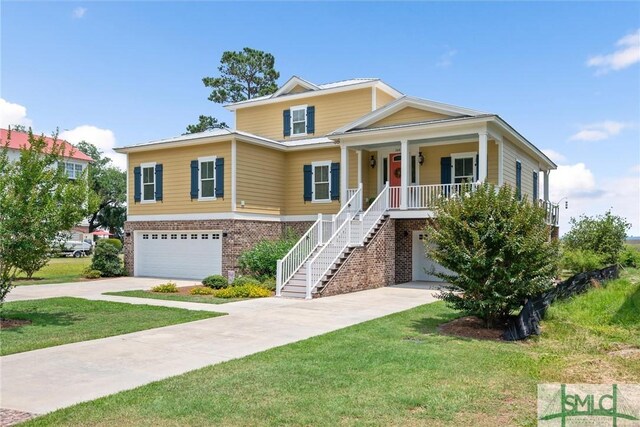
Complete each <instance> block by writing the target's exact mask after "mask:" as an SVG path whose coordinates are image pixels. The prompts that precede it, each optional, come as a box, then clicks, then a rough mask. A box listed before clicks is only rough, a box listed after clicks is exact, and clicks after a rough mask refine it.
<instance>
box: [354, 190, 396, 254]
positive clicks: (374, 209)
mask: <svg viewBox="0 0 640 427" xmlns="http://www.w3.org/2000/svg"><path fill="white" fill-rule="evenodd" d="M390 188H392V187H389V183H387V184H386V185H385V186H384V188H383V189H382V191H381V192H380V194H378V197H376V199H375V200H374V201H373V203H371V206H369V209H367V211H366V212H365V213H364V214H362V216H361V217H360V230H358V231H356V233H358V236H357V237H356V238H355V239H353V241H354V242H355V241H357V242H359V244H364V240H365V239H366V238H367V236H368V235H369V233H371V231H372V230H373V228H374V227H375V226H376V224H377V223H378V221H380V218H382V216H383V215H384V214H385V212H387V210H388V209H389V198H390V196H391V192H390V191H389V189H390Z"/></svg>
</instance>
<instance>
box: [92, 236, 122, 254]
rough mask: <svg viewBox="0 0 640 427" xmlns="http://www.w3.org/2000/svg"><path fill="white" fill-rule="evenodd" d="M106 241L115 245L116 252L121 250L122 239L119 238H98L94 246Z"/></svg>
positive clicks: (103, 243)
mask: <svg viewBox="0 0 640 427" xmlns="http://www.w3.org/2000/svg"><path fill="white" fill-rule="evenodd" d="M107 243H108V244H110V245H113V246H115V247H116V249H117V250H118V252H120V251H121V250H122V241H121V240H120V239H100V240H98V243H96V246H98V245H105V244H107Z"/></svg>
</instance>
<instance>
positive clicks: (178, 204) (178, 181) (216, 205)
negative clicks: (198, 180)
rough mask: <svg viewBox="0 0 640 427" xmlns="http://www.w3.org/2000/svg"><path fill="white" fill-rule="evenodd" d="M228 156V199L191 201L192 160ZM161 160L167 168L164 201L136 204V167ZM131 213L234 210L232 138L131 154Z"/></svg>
mask: <svg viewBox="0 0 640 427" xmlns="http://www.w3.org/2000/svg"><path fill="white" fill-rule="evenodd" d="M205 156H217V157H222V158H224V198H223V199H217V200H208V201H198V200H193V201H192V200H191V196H190V191H191V160H196V159H197V158H198V157H205ZM151 162H155V163H160V164H162V166H163V167H162V169H163V180H162V183H163V191H162V193H163V194H162V196H163V201H162V202H156V203H134V201H133V185H134V180H133V168H134V167H136V166H140V164H141V163H151ZM128 174H129V214H130V215H156V214H176V213H208V212H229V211H230V210H231V141H227V142H217V143H212V144H205V145H196V146H189V147H178V148H169V149H164V150H156V151H147V152H141V153H130V154H129V167H128Z"/></svg>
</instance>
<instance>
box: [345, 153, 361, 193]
mask: <svg viewBox="0 0 640 427" xmlns="http://www.w3.org/2000/svg"><path fill="white" fill-rule="evenodd" d="M347 153H348V155H349V184H348V185H347V187H349V188H356V187H357V186H358V154H357V153H356V150H347Z"/></svg>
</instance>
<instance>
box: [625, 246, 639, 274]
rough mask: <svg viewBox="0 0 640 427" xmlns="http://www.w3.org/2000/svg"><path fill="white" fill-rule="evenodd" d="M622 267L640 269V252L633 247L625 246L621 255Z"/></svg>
mask: <svg viewBox="0 0 640 427" xmlns="http://www.w3.org/2000/svg"><path fill="white" fill-rule="evenodd" d="M620 265H621V266H623V267H632V268H638V267H640V250H638V249H636V248H634V247H633V246H631V245H624V249H623V250H622V253H621V254H620Z"/></svg>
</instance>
